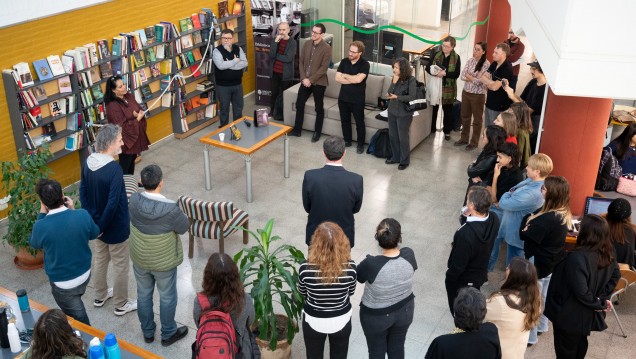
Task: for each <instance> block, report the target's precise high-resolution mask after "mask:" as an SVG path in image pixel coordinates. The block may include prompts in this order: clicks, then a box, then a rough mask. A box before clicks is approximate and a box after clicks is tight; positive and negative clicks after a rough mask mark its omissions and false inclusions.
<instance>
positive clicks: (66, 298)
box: [29, 179, 99, 325]
mask: <svg viewBox="0 0 636 359" xmlns="http://www.w3.org/2000/svg"><path fill="white" fill-rule="evenodd" d="M35 190H36V192H37V194H38V197H40V215H39V216H38V220H37V221H36V222H35V224H34V225H33V232H32V234H31V238H30V239H29V245H30V246H31V247H32V248H34V249H44V270H45V271H46V275H47V276H48V277H49V281H50V283H51V292H52V293H53V298H54V299H55V302H56V303H57V305H58V306H59V307H60V309H62V311H63V312H64V314H66V315H68V316H70V317H73V318H74V319H76V320H78V321H80V322H82V323H84V324H86V325H91V323H90V321H89V320H88V315H87V314H86V308H85V307H84V303H83V302H82V295H84V292H85V291H86V286H87V285H88V281H89V279H90V276H91V249H90V247H89V246H88V241H89V240H91V239H94V238H97V235H98V234H99V227H97V225H96V224H95V222H93V219H92V218H91V216H90V215H89V214H88V212H86V211H85V210H83V209H78V210H75V209H74V206H73V200H71V199H70V198H69V197H66V196H64V193H62V186H61V185H60V183H59V182H57V181H54V180H50V179H41V180H40V181H39V182H38V184H37V185H36V188H35Z"/></svg>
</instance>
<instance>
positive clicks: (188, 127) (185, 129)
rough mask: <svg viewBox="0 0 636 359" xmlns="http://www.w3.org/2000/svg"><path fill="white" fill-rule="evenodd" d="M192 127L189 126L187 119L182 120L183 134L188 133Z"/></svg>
mask: <svg viewBox="0 0 636 359" xmlns="http://www.w3.org/2000/svg"><path fill="white" fill-rule="evenodd" d="M189 130H190V126H188V120H187V119H186V118H185V117H182V118H181V132H188V131H189Z"/></svg>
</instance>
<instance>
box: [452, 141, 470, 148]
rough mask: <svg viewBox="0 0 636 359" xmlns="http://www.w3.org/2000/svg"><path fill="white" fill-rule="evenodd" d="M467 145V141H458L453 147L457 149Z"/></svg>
mask: <svg viewBox="0 0 636 359" xmlns="http://www.w3.org/2000/svg"><path fill="white" fill-rule="evenodd" d="M467 144H468V141H462V140H459V141H457V142H455V143H453V146H457V147H459V146H464V145H467Z"/></svg>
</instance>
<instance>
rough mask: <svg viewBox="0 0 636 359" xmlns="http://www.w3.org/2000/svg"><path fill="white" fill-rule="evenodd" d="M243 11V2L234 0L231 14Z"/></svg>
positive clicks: (238, 13)
mask: <svg viewBox="0 0 636 359" xmlns="http://www.w3.org/2000/svg"><path fill="white" fill-rule="evenodd" d="M243 13H245V2H243V1H240V0H236V1H235V2H234V6H233V7H232V15H241V14H243Z"/></svg>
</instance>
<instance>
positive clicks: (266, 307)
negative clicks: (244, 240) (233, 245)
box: [234, 219, 305, 350]
mask: <svg viewBox="0 0 636 359" xmlns="http://www.w3.org/2000/svg"><path fill="white" fill-rule="evenodd" d="M273 226H274V219H270V220H269V221H268V222H267V224H266V225H265V228H263V229H258V230H257V233H254V232H253V231H250V230H248V229H245V228H242V227H240V229H242V230H243V231H246V232H248V233H249V234H250V235H252V237H254V239H256V242H257V244H256V245H255V246H253V247H251V248H246V249H243V250H241V251H240V252H238V253H237V254H236V255H235V256H234V261H235V262H236V263H238V266H239V271H240V275H241V280H242V281H243V283H244V284H245V285H246V286H247V285H250V284H251V285H252V288H251V291H250V294H251V296H252V299H254V309H255V311H256V318H255V325H256V327H257V328H258V332H259V334H258V337H259V338H260V339H262V340H264V341H269V348H270V349H271V350H275V349H276V342H277V341H278V340H279V338H280V337H284V336H285V335H284V331H285V329H286V332H287V334H286V337H287V342H288V343H289V344H291V342H292V340H293V339H294V335H295V334H296V333H297V332H298V325H297V323H298V321H299V319H300V313H301V312H302V309H303V298H302V296H301V295H300V293H299V292H298V288H297V284H298V271H297V267H298V265H299V264H300V263H302V262H303V261H304V260H305V256H304V255H303V253H302V252H301V251H300V250H298V249H297V248H296V247H294V246H292V245H289V244H282V245H281V246H279V247H277V248H275V249H274V248H272V243H273V242H275V241H277V240H280V239H281V238H280V237H279V236H276V235H274V236H272V227H273ZM275 302H276V303H279V304H280V305H281V306H282V307H283V308H284V309H285V315H286V316H287V323H286V326H283V327H282V328H281V327H277V325H276V324H277V320H276V314H275V313H274V303H275ZM279 331H282V332H283V333H280V332H279Z"/></svg>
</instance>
